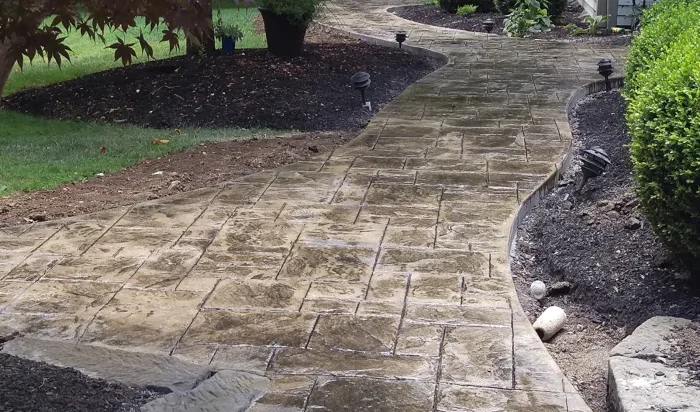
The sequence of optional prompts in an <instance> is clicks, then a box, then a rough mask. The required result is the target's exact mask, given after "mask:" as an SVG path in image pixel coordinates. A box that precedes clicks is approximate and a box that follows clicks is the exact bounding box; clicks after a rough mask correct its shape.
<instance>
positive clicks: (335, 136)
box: [0, 132, 356, 227]
mask: <svg viewBox="0 0 700 412" xmlns="http://www.w3.org/2000/svg"><path fill="white" fill-rule="evenodd" d="M355 134H356V133H354V132H353V133H348V132H346V133H309V134H304V135H297V136H291V137H278V138H266V139H259V140H258V139H255V140H246V141H235V142H224V143H207V144H201V145H199V146H198V147H196V148H195V149H191V150H187V151H183V152H178V153H173V154H170V155H168V156H164V157H161V158H158V159H150V160H143V161H141V162H139V163H138V164H136V165H134V166H131V167H128V168H125V169H123V170H121V171H119V172H116V173H111V174H106V175H104V176H101V177H93V178H92V179H89V180H84V181H78V182H74V183H69V184H66V185H62V186H60V187H58V188H56V189H49V190H38V191H34V192H27V193H17V194H14V195H11V196H8V197H4V198H0V227H3V226H13V225H18V224H23V223H30V222H38V221H46V220H53V219H58V218H63V217H70V216H78V215H82V214H86V213H91V212H97V211H100V210H105V209H110V208H113V207H118V206H124V205H130V204H134V203H138V202H141V201H146V200H152V199H158V198H160V197H164V196H168V195H172V194H175V193H178V192H184V191H190V190H194V189H199V188H203V187H209V186H213V185H216V184H219V183H223V182H228V181H231V180H233V179H236V178H238V177H241V176H245V175H249V174H252V173H255V172H259V171H262V170H271V169H276V168H278V167H280V166H283V165H286V164H289V163H293V162H296V161H300V160H304V159H307V158H309V157H313V156H316V155H319V154H322V153H327V152H330V151H331V150H333V149H334V148H335V147H338V146H341V145H343V144H345V143H346V142H348V141H349V140H351V139H352V138H353V137H355ZM154 173H155V174H154Z"/></svg>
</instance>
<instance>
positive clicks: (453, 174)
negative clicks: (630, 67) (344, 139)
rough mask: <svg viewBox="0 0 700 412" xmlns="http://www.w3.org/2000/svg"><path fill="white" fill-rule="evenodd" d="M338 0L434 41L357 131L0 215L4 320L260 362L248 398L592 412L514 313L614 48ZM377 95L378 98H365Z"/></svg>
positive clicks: (357, 13)
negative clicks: (277, 156) (197, 183)
mask: <svg viewBox="0 0 700 412" xmlns="http://www.w3.org/2000/svg"><path fill="white" fill-rule="evenodd" d="M394 3H400V1H398V0H395V1H391V0H370V1H358V0H340V1H338V2H335V3H333V4H331V5H330V6H329V12H330V13H331V14H330V15H331V20H330V23H331V24H332V26H333V27H335V29H336V30H340V31H344V32H348V33H353V35H358V36H364V38H365V40H369V41H373V42H380V43H382V44H388V43H390V42H391V41H392V39H393V36H394V33H395V31H396V30H398V29H403V30H406V31H408V34H409V40H408V41H407V43H405V44H406V46H408V47H409V48H413V49H415V50H417V51H419V52H421V53H437V54H441V55H444V56H447V59H448V62H447V64H446V65H445V66H444V67H442V68H441V69H439V70H437V71H436V72H434V73H432V74H430V75H428V76H426V77H425V78H423V79H421V80H419V81H418V82H416V83H415V84H414V85H412V86H410V87H409V88H408V89H407V90H406V91H405V92H404V93H402V94H401V95H400V96H399V97H398V98H397V99H396V100H394V101H393V102H391V103H390V104H388V105H387V106H386V107H385V108H384V109H383V110H382V111H381V112H380V113H378V114H377V115H376V116H375V117H374V119H373V120H372V122H371V123H370V124H369V125H368V127H367V128H366V129H365V130H364V131H363V132H362V134H361V135H360V136H358V138H356V139H355V140H353V141H352V142H350V143H348V144H347V145H345V146H343V147H341V148H338V149H336V151H334V152H333V153H331V154H329V155H323V156H318V157H317V158H314V159H311V160H309V161H304V162H299V163H296V164H293V165H290V166H288V167H284V168H282V169H279V170H275V171H270V172H263V173H258V174H255V175H251V176H247V177H244V178H242V179H239V180H237V181H235V182H231V183H230V184H226V185H223V186H221V187H216V188H208V189H202V190H197V191H193V192H190V193H185V194H181V195H177V196H173V197H170V198H166V199H158V200H155V201H151V202H145V203H141V204H137V205H134V206H132V207H128V208H120V209H113V210H107V211H105V212H101V213H97V214H93V215H89V216H81V217H78V218H73V219H67V220H63V221H56V222H48V223H44V224H35V225H31V226H24V227H18V228H7V229H1V230H0V335H1V334H4V332H6V331H13V330H17V331H20V332H22V333H25V334H27V335H30V336H33V337H38V338H45V339H52V340H64V341H67V342H74V343H80V344H89V345H94V346H102V347H110V348H120V349H126V350H129V351H137V352H150V353H159V354H167V355H172V356H176V357H179V358H182V359H185V360H188V361H190V362H193V363H196V364H207V365H210V366H209V367H211V368H212V369H215V370H241V371H252V372H254V373H258V374H265V376H267V377H268V378H269V380H270V385H269V388H268V389H267V392H266V393H265V394H264V395H263V396H262V397H261V398H260V399H258V400H257V402H256V404H255V405H253V406H252V407H251V409H250V410H251V411H257V412H260V411H269V410H274V411H285V412H303V411H307V410H324V411H333V412H342V411H361V410H387V411H402V412H423V411H434V412H438V411H439V412H448V411H450V412H459V411H475V410H476V411H482V410H488V411H501V410H502V411H522V412H526V411H527V412H535V411H544V410H546V411H566V412H584V411H586V412H587V411H589V410H590V409H589V408H588V407H587V406H586V405H585V403H584V402H583V400H582V399H581V397H580V396H579V395H578V393H577V391H576V389H575V388H574V387H573V386H572V385H571V384H570V383H569V381H568V380H567V379H566V378H565V377H564V375H563V374H562V372H561V370H560V369H559V368H558V366H557V365H556V364H555V363H554V361H553V360H552V358H551V357H550V356H549V354H548V352H547V351H546V349H545V347H544V345H543V344H542V343H541V342H540V340H539V338H538V337H537V335H536V334H535V333H534V331H533V330H532V327H531V325H530V323H529V321H528V319H527V318H526V317H525V315H524V314H523V312H522V309H521V308H520V305H519V303H518V300H517V295H516V293H515V288H514V285H513V282H512V278H511V275H510V267H509V244H510V242H511V241H512V234H513V233H514V232H513V230H514V229H513V227H514V224H513V222H514V221H516V222H517V220H518V219H516V217H518V216H521V215H522V214H523V213H525V211H527V210H528V208H529V207H530V205H531V204H533V203H534V201H535V200H536V199H537V195H533V193H540V191H541V190H544V188H546V187H547V183H545V184H543V183H542V182H543V181H544V182H551V181H553V180H552V179H555V178H556V173H557V170H561V169H562V168H563V167H565V166H566V163H567V162H566V161H562V159H564V155H565V154H566V153H567V151H568V150H569V148H570V146H571V131H570V128H569V124H568V117H567V102H569V101H570V100H571V98H572V96H576V95H577V93H578V92H577V90H579V89H580V88H581V87H583V86H585V85H587V84H589V83H591V82H592V81H594V79H595V78H596V77H597V73H596V71H595V64H596V62H597V61H598V60H599V59H600V58H609V59H611V60H613V61H620V58H621V56H622V55H623V54H624V49H620V48H614V47H605V46H594V45H582V44H549V43H543V42H531V41H527V40H520V39H508V38H504V37H500V36H490V35H483V34H478V33H468V32H460V31H457V30H450V29H440V28H435V27H428V26H424V25H420V24H417V23H412V22H408V21H406V20H403V19H399V18H397V17H396V16H393V15H392V14H390V13H388V12H386V8H387V7H389V6H391V5H396V4H394ZM370 99H371V93H370Z"/></svg>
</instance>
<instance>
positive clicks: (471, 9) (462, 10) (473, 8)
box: [457, 4, 479, 16]
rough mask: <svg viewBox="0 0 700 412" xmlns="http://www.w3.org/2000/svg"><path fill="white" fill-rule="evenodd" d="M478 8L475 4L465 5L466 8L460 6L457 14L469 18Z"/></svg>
mask: <svg viewBox="0 0 700 412" xmlns="http://www.w3.org/2000/svg"><path fill="white" fill-rule="evenodd" d="M478 8H479V7H478V6H475V5H473V4H465V5H464V6H460V7H459V8H457V14H458V15H459V16H468V15H470V14H474V13H476V9H478Z"/></svg>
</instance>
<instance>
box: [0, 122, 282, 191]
mask: <svg viewBox="0 0 700 412" xmlns="http://www.w3.org/2000/svg"><path fill="white" fill-rule="evenodd" d="M266 135H275V136H276V135H279V133H276V132H274V131H272V130H264V129H254V130H251V129H194V128H184V129H180V130H179V133H178V132H177V131H176V130H155V129H144V128H140V127H136V126H128V125H112V124H96V123H85V122H74V121H62V120H40V121H37V119H36V118H35V117H31V116H27V115H23V114H18V113H13V112H8V111H0V148H2V150H0V165H2V167H0V196H4V195H7V194H11V193H14V192H19V191H29V190H38V189H46V188H55V187H57V186H59V185H61V184H64V183H69V182H73V181H78V180H84V179H87V178H90V177H93V176H94V175H95V174H96V173H110V172H116V171H118V170H120V169H122V168H124V167H126V166H129V165H132V164H134V163H136V162H138V161H139V160H141V159H145V158H157V157H160V156H163V155H166V154H168V153H169V152H171V151H176V150H183V149H187V148H190V147H193V146H196V145H197V144H199V143H201V142H205V141H206V142H218V141H231V140H242V139H246V138H249V137H253V136H256V137H265V136H266ZM151 139H159V140H160V139H167V140H169V142H168V143H166V144H153V143H151ZM102 146H104V147H105V149H106V151H105V153H104V154H102V153H100V148H101V147H102ZM134 184H138V182H134Z"/></svg>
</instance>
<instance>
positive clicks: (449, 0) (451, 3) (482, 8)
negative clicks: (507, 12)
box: [438, 0, 496, 13]
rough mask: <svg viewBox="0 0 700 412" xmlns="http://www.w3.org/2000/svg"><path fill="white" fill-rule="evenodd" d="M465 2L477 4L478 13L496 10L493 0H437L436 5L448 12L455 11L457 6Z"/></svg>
mask: <svg viewBox="0 0 700 412" xmlns="http://www.w3.org/2000/svg"><path fill="white" fill-rule="evenodd" d="M467 4H472V5H474V6H477V10H478V11H479V13H490V12H493V11H496V6H495V5H494V4H493V0H438V6H440V8H441V9H443V10H445V11H446V12H448V13H457V9H458V8H460V7H461V6H465V5H467Z"/></svg>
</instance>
